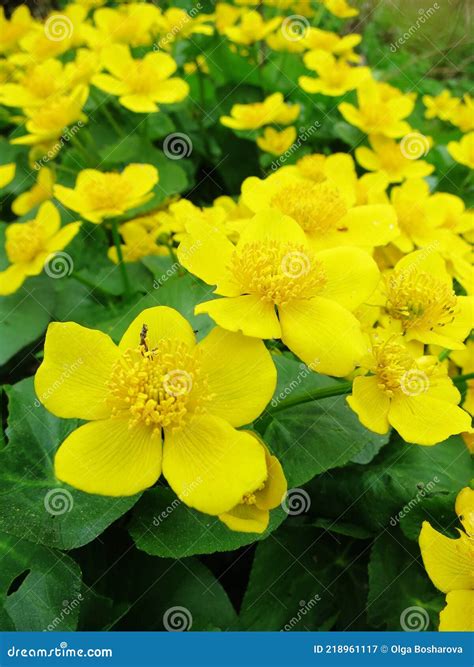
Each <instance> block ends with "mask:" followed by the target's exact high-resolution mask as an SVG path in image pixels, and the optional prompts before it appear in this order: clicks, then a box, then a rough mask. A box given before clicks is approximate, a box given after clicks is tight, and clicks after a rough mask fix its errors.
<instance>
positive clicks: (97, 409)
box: [35, 306, 276, 515]
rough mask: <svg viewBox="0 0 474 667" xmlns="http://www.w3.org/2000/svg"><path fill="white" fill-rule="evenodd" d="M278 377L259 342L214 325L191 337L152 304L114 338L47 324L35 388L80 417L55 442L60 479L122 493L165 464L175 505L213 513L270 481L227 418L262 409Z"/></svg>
mask: <svg viewBox="0 0 474 667" xmlns="http://www.w3.org/2000/svg"><path fill="white" fill-rule="evenodd" d="M65 367H67V368H70V369H74V370H73V371H72V372H70V373H69V374H68V376H67V377H66V378H65V377H64V368H65ZM255 377H258V378H259V382H258V384H256V383H255ZM58 382H59V383H60V391H56V392H54V391H51V388H52V387H55V386H56V385H57V383H58ZM275 383H276V371H275V367H274V365H273V361H272V359H271V356H270V354H269V352H268V351H267V350H266V349H265V346H264V345H263V343H262V341H258V340H255V339H250V338H245V337H244V336H242V335H240V334H230V333H228V332H225V331H223V330H222V329H220V328H218V327H216V328H215V329H213V330H212V331H211V333H210V334H208V336H207V337H206V338H205V339H204V340H202V341H201V342H200V343H199V344H196V341H195V336H194V333H193V330H192V328H191V326H190V325H189V323H188V322H187V320H185V319H184V317H182V316H181V315H180V314H179V313H178V312H177V311H175V310H173V309H171V308H167V307H165V306H158V307H155V308H148V309H147V310H144V311H143V312H142V313H141V314H140V315H138V317H136V318H135V320H134V321H133V322H132V323H131V324H130V326H129V327H128V329H127V331H126V332H125V334H124V335H123V337H122V339H121V341H120V343H119V345H118V346H117V345H115V344H114V343H113V342H112V340H111V339H110V338H109V336H107V335H106V334H104V333H102V332H101V331H95V330H93V329H87V328H85V327H82V326H80V325H78V324H75V323H74V322H66V323H59V322H58V323H53V324H51V325H50V326H49V328H48V331H47V334H46V342H45V354H44V361H43V363H42V364H41V366H40V368H39V369H38V372H37V373H36V378H35V389H36V394H37V396H38V398H39V400H40V401H41V402H42V403H43V404H44V405H45V407H46V408H47V409H48V410H49V411H50V412H52V413H53V414H55V415H57V416H58V417H65V418H71V417H75V418H79V419H85V420H87V421H88V423H87V424H85V425H84V426H81V427H79V428H78V429H77V430H76V431H74V432H73V433H71V434H70V435H69V436H68V437H67V438H66V440H65V441H64V442H63V443H62V445H61V446H60V447H59V450H58V451H57V453H56V457H55V461H54V467H55V473H56V476H57V478H58V479H60V480H61V481H63V482H67V483H68V484H71V485H72V486H74V487H76V488H78V489H80V490H82V491H85V492H86V493H96V494H100V495H108V496H130V495H134V494H135V493H139V492H140V491H143V490H144V489H146V488H148V487H149V486H151V485H153V484H154V483H155V482H156V481H157V480H158V478H159V477H160V474H161V472H163V474H164V476H165V477H166V480H167V481H168V483H169V485H170V486H171V488H172V489H173V490H174V491H175V492H176V494H177V495H178V496H179V497H180V498H181V500H182V501H183V502H184V503H186V504H187V505H189V506H190V507H194V508H196V509H198V510H200V511H202V512H206V513H207V514H214V515H218V514H222V513H224V512H227V511H229V510H231V509H232V508H233V507H234V506H235V505H236V504H237V503H239V502H240V501H241V500H242V498H244V496H246V495H247V494H251V493H254V492H255V491H256V490H257V489H258V488H259V487H260V486H261V485H262V484H263V483H264V482H265V480H266V479H267V475H268V473H267V469H266V465H265V453H264V450H263V448H262V446H261V445H260V443H259V442H258V441H257V439H256V438H255V437H254V436H253V435H251V434H250V433H249V432H246V431H237V430H236V427H239V426H242V425H244V424H249V423H250V422H252V421H253V420H254V419H255V418H256V417H258V416H259V415H260V413H261V412H262V410H263V409H264V407H265V405H266V404H267V403H268V401H269V400H270V398H271V396H272V393H273V391H274V388H275Z"/></svg>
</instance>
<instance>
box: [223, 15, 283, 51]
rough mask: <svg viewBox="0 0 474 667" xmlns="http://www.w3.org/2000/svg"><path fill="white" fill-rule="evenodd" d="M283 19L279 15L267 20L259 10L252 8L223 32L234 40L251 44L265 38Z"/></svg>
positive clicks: (237, 42)
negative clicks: (235, 23)
mask: <svg viewBox="0 0 474 667" xmlns="http://www.w3.org/2000/svg"><path fill="white" fill-rule="evenodd" d="M281 21H282V19H281V17H278V16H276V17H275V18H273V19H270V20H269V21H265V20H264V19H263V18H262V16H261V15H260V14H259V13H258V12H257V11H254V10H251V11H247V12H245V13H244V14H242V16H241V18H240V22H239V24H238V25H231V26H228V27H227V28H225V29H224V31H223V32H224V34H225V35H226V36H227V37H228V38H229V39H230V40H231V41H232V42H235V43H236V44H245V45H249V44H254V43H255V42H258V41H260V40H261V39H265V37H267V36H268V35H269V34H270V33H271V32H273V31H274V30H275V29H276V28H278V26H279V25H280V23H281Z"/></svg>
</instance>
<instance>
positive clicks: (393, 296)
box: [387, 270, 457, 331]
mask: <svg viewBox="0 0 474 667" xmlns="http://www.w3.org/2000/svg"><path fill="white" fill-rule="evenodd" d="M387 289H388V295H387V311H388V312H389V314H390V315H391V316H392V317H393V318H395V319H396V320H400V321H401V323H402V326H403V329H404V331H407V330H408V329H412V328H418V329H428V330H432V329H434V327H442V326H445V325H446V324H450V323H451V322H452V321H453V319H454V312H455V308H456V301H457V299H456V295H455V294H454V291H453V290H452V289H451V288H450V287H449V286H448V285H446V284H445V283H443V282H441V281H440V280H438V279H437V278H435V277H434V276H432V275H431V274H429V273H425V272H424V271H420V272H415V271H409V270H406V271H400V272H394V273H392V275H391V276H390V277H389V278H388V281H387Z"/></svg>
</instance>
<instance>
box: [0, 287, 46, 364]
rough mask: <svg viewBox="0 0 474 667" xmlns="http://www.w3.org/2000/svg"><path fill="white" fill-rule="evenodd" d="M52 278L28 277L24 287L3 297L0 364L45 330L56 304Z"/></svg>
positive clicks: (0, 302)
mask: <svg viewBox="0 0 474 667" xmlns="http://www.w3.org/2000/svg"><path fill="white" fill-rule="evenodd" d="M53 283H54V281H53V279H51V278H50V279H47V278H45V277H41V278H32V279H27V281H26V282H25V284H24V285H23V287H21V289H19V290H18V292H16V293H15V294H12V295H11V296H7V297H2V299H1V300H0V339H1V341H2V344H1V346H0V365H3V364H5V363H6V362H7V361H8V360H9V359H11V358H12V357H13V356H14V355H15V354H16V353H17V352H19V351H20V350H22V349H23V348H24V347H26V346H27V345H30V344H31V343H34V342H35V341H36V340H37V339H38V338H40V336H42V334H43V333H44V331H45V329H46V327H47V326H48V323H49V321H50V319H51V313H52V311H53V306H54V299H55V297H54V287H53Z"/></svg>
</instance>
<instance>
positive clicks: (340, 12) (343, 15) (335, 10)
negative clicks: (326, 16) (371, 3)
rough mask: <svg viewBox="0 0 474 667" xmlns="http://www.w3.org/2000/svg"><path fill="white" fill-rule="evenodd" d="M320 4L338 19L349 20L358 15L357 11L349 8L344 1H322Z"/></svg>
mask: <svg viewBox="0 0 474 667" xmlns="http://www.w3.org/2000/svg"><path fill="white" fill-rule="evenodd" d="M322 3H323V5H324V6H325V7H326V9H327V10H328V11H330V12H331V14H334V16H337V17H338V18H340V19H349V18H352V17H353V16H357V15H358V13H359V10H358V9H355V7H351V6H350V4H349V3H348V2H346V0H322Z"/></svg>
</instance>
